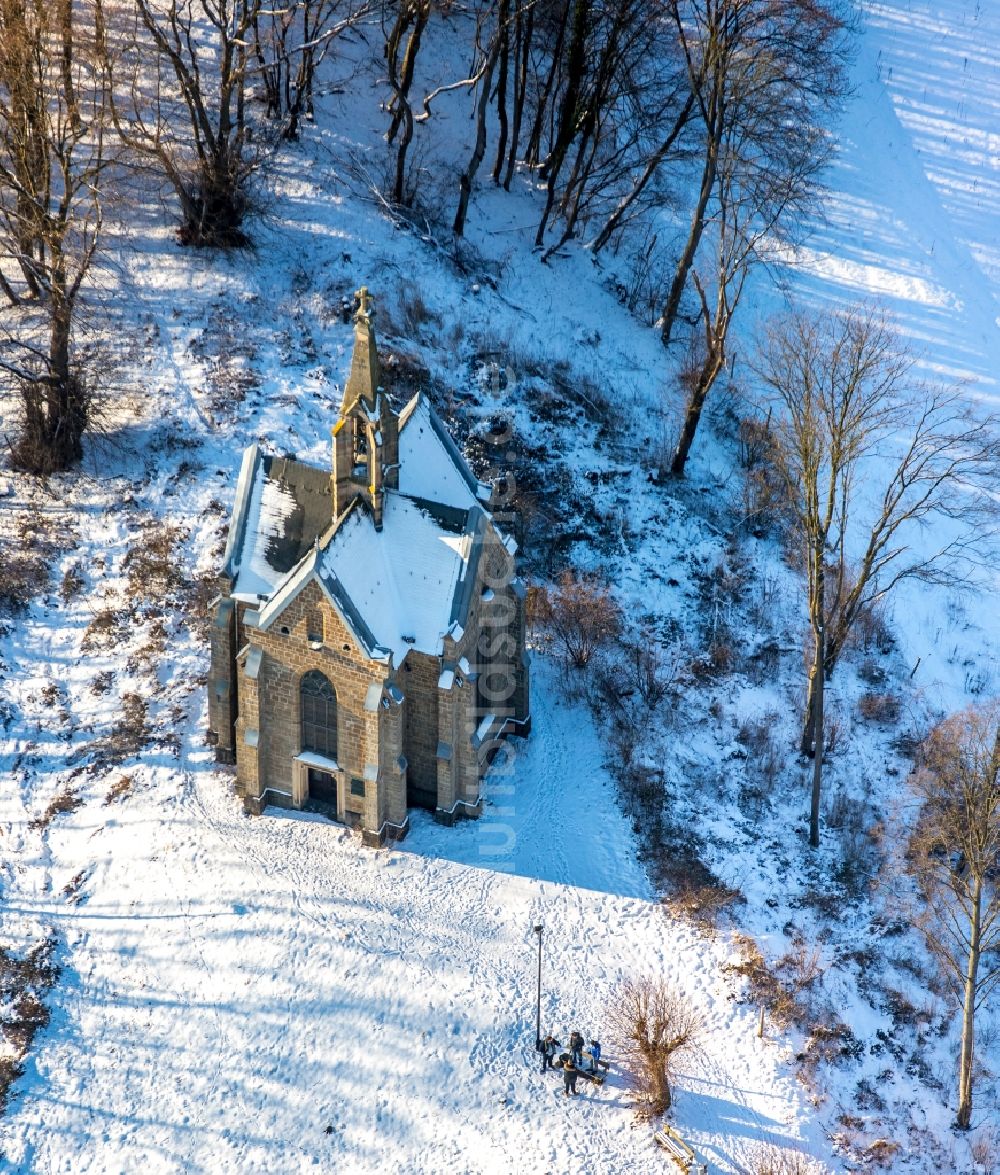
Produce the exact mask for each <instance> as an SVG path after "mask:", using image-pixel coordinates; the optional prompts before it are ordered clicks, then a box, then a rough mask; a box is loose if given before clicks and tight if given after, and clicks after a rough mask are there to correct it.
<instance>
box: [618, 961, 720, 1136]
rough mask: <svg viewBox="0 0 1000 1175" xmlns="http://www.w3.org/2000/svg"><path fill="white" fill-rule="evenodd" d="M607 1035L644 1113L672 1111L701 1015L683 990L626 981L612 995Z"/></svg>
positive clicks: (663, 983)
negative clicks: (676, 1080)
mask: <svg viewBox="0 0 1000 1175" xmlns="http://www.w3.org/2000/svg"><path fill="white" fill-rule="evenodd" d="M607 1023H608V1030H609V1035H610V1037H611V1039H612V1041H613V1042H614V1046H615V1048H616V1049H617V1050H618V1052H619V1054H620V1056H621V1058H622V1061H623V1063H624V1065H625V1068H626V1069H627V1071H628V1073H629V1076H630V1077H631V1080H632V1083H633V1086H634V1088H635V1090H636V1093H637V1094H638V1096H639V1097H640V1099H641V1101H642V1107H641V1113H642V1114H643V1116H647V1117H657V1116H659V1115H660V1114H663V1113H665V1112H666V1111H667V1110H669V1109H670V1104H671V1093H670V1086H671V1082H672V1080H673V1070H674V1066H675V1064H676V1062H677V1060H678V1059H679V1058H680V1057H681V1056H683V1055H684V1054H685V1053H687V1052H690V1051H691V1049H692V1048H694V1047H695V1045H696V1044H697V1041H698V1038H699V1036H700V1034H701V1032H702V1030H703V1022H702V1018H701V1013H700V1012H699V1011H698V1010H697V1009H696V1008H694V1007H693V1006H692V1004H691V1001H690V999H689V998H688V997H687V996H686V995H685V994H684V993H683V992H681V991H678V990H677V989H676V988H673V987H671V986H670V984H669V983H667V981H666V980H664V979H660V978H651V977H643V978H639V979H627V980H625V981H624V982H623V983H622V984H621V985H620V986H619V987H618V988H617V990H616V991H615V992H614V994H613V995H612V997H611V1004H610V1006H609V1008H608V1016H607Z"/></svg>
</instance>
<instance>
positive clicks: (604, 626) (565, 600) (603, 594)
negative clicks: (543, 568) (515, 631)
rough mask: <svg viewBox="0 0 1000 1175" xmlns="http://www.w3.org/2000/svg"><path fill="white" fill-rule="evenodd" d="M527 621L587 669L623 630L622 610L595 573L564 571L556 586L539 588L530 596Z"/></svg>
mask: <svg viewBox="0 0 1000 1175" xmlns="http://www.w3.org/2000/svg"><path fill="white" fill-rule="evenodd" d="M527 608H528V620H529V622H530V623H531V624H532V625H535V626H538V627H540V628H542V629H544V630H546V631H547V632H548V633H549V634H550V635H551V637H552V638H553V640H554V641H555V643H556V645H557V647H558V648H559V650H560V652H561V654H562V656H563V658H564V660H565V661H566V662H567V664H570V665H572V666H573V667H574V668H576V669H584V668H586V666H587V665H589V664H590V661H591V659H592V658H593V656H594V654H595V653H596V652H597V650H598V649H600V648H601V647H602V646H603V645H606V644H607V643H608V642H609V641H611V640H613V639H614V638H615V637H616V636H617V635H618V633H619V631H620V629H621V612H620V610H619V608H618V605H617V604H616V603H615V601H614V600H613V599H612V597H611V593H610V591H609V589H608V586H607V584H604V583H602V582H601V581H600V580H599V579H597V577H596V576H590V575H581V576H577V575H574V574H573V573H572V572H570V571H564V572H563V574H562V575H561V576H560V578H559V582H558V584H557V585H556V586H555V587H552V588H546V587H539V588H536V589H535V590H533V591H531V592H530V593H529V595H528V599H527Z"/></svg>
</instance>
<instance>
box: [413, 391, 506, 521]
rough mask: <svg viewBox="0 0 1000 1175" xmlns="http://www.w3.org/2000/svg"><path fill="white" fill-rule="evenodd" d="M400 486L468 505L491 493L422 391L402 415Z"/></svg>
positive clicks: (417, 493) (433, 498)
mask: <svg viewBox="0 0 1000 1175" xmlns="http://www.w3.org/2000/svg"><path fill="white" fill-rule="evenodd" d="M399 488H400V490H401V491H402V492H403V493H404V494H410V495H411V496H412V497H415V498H426V499H427V500H428V501H429V502H441V503H443V504H444V505H446V506H461V507H465V508H468V507H469V506H474V505H476V504H477V503H481V502H486V501H488V500H489V496H490V491H489V487H488V486H484V485H482V484H481V483H480V482H478V481H477V480H476V478H475V477H474V476H473V474H472V471H471V470H470V469H469V467H468V465H467V464H466V462H465V458H464V457H463V456H462V454H461V452H460V450H459V448H458V446H457V445H456V444H455V442H454V441H453V440H452V438H451V434H450V433H449V432H448V430H447V428H445V426H444V422H443V421H442V420H441V418H440V416H438V414H437V413H436V412H435V411H434V409H433V407H432V406H431V404H430V402H429V401H428V399H427V397H426V396H424V395H422V394H421V393H420V392H418V393H417V394H416V395H415V396H414V397H413V399H412V400H410V402H409V403H408V404H407V405H406V407H405V408H404V409H403V411H402V412H401V413H400V414H399Z"/></svg>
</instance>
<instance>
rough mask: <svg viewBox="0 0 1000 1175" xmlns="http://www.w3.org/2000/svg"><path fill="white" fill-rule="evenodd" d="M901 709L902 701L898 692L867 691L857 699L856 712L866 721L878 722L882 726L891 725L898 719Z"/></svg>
mask: <svg viewBox="0 0 1000 1175" xmlns="http://www.w3.org/2000/svg"><path fill="white" fill-rule="evenodd" d="M901 711H902V702H901V701H900V698H899V694H892V693H884V694H882V693H875V692H871V693H867V694H862V695H861V697H860V698H859V699H858V713H859V714H860V715H861V717H862V718H864V719H866V720H867V721H868V722H878V723H880V724H881V725H882V726H892V725H894V724H895V723H897V722H898V721H899V716H900V713H901Z"/></svg>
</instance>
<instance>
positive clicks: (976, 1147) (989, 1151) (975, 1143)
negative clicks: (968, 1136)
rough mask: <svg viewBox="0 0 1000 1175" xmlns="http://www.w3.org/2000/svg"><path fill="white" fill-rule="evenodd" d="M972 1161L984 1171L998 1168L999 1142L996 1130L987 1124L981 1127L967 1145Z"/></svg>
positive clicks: (999, 1161) (999, 1156)
mask: <svg viewBox="0 0 1000 1175" xmlns="http://www.w3.org/2000/svg"><path fill="white" fill-rule="evenodd" d="M969 1149H970V1151H971V1153H972V1161H973V1163H975V1165H976V1166H977V1167H981V1168H982V1170H983V1171H984V1172H994V1171H997V1170H1000V1144H998V1141H997V1134H996V1131H995V1130H993V1129H992V1128H991V1127H989V1126H984V1127H982V1128H981V1129H980V1130H979V1131H978V1132H977V1134H976V1136H975V1137H974V1138H973V1139H972V1142H971V1143H970V1145H969Z"/></svg>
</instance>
